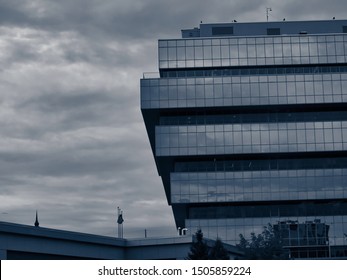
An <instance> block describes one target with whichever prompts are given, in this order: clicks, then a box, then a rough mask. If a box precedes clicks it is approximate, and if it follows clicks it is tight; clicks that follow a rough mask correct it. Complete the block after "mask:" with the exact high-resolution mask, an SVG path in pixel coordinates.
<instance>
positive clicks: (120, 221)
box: [117, 207, 124, 238]
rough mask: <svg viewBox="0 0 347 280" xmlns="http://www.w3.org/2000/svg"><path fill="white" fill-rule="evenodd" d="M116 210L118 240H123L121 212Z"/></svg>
mask: <svg viewBox="0 0 347 280" xmlns="http://www.w3.org/2000/svg"><path fill="white" fill-rule="evenodd" d="M117 210H118V218H117V224H118V238H123V222H124V219H123V211H122V210H121V209H120V208H119V207H117Z"/></svg>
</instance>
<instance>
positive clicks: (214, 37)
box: [141, 20, 347, 257]
mask: <svg viewBox="0 0 347 280" xmlns="http://www.w3.org/2000/svg"><path fill="white" fill-rule="evenodd" d="M158 51H159V76H158V77H155V78H153V77H152V78H151V77H150V76H147V75H146V74H144V77H143V79H141V110H142V114H143V118H144V121H145V125H146V128H147V132H148V136H149V140H150V143H151V147H152V150H153V154H154V158H155V162H156V165H157V169H158V173H159V175H160V176H161V178H162V181H163V185H164V188H165V192H166V195H167V200H168V203H169V204H170V205H171V206H172V209H173V214H174V217H175V221H176V225H177V227H180V228H187V229H188V230H189V231H191V232H195V231H196V229H198V228H201V229H202V231H203V232H204V235H205V236H206V237H209V238H216V237H220V238H222V240H223V241H225V242H228V243H230V244H235V243H237V242H238V241H239V240H240V239H239V234H243V235H244V236H246V237H247V236H249V234H250V233H251V232H255V233H261V232H262V230H263V227H264V226H266V225H268V224H269V223H270V224H272V225H276V224H279V223H281V222H282V223H283V222H287V221H296V223H297V224H298V225H301V224H306V223H310V222H314V221H318V220H319V221H320V222H319V223H320V224H322V225H324V227H325V229H329V230H328V232H327V234H328V236H326V238H325V239H324V244H320V246H327V247H328V249H329V250H325V249H324V250H323V251H326V252H328V254H329V256H331V255H332V254H333V255H336V256H337V255H339V256H347V250H346V247H344V246H347V240H346V236H347V20H328V21H300V22H289V21H283V22H264V23H238V22H233V23H226V24H201V25H200V27H199V28H193V29H188V30H182V38H180V39H165V40H159V44H158ZM308 246H310V244H305V246H303V247H302V249H300V248H301V247H300V246H296V252H297V254H298V256H300V257H324V256H323V255H324V254H323V255H322V254H321V252H322V250H321V249H317V252H316V253H315V248H314V247H311V249H310V250H308V249H307V247H308ZM312 246H316V244H315V245H312ZM300 250H301V251H302V252H301V251H300ZM308 251H309V253H308ZM318 251H320V252H318ZM305 252H306V253H307V254H306V253H305ZM305 254H306V255H305Z"/></svg>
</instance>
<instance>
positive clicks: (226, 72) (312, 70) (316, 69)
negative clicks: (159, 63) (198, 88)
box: [160, 65, 347, 78]
mask: <svg viewBox="0 0 347 280" xmlns="http://www.w3.org/2000/svg"><path fill="white" fill-rule="evenodd" d="M345 72H347V66H326V65H324V66H295V67H262V68H259V67H256V68H255V67H251V68H250V67H242V68H230V67H219V68H211V69H179V70H176V69H174V70H162V71H161V72H160V77H161V78H192V77H221V76H222V77H223V76H225V77H230V76H253V75H254V76H257V75H292V74H324V73H345Z"/></svg>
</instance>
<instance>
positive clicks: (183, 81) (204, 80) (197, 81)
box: [141, 66, 347, 90]
mask: <svg viewBox="0 0 347 280" xmlns="http://www.w3.org/2000/svg"><path fill="white" fill-rule="evenodd" d="M330 68H332V67H330ZM257 69H258V70H259V71H261V69H260V68H255V69H253V70H252V71H257ZM274 69H275V70H276V69H279V68H274ZM286 69H290V68H285V70H283V71H287V70H286ZM338 69H340V70H341V73H335V72H328V73H326V72H325V73H312V74H305V73H298V74H288V75H282V74H281V73H279V74H277V75H275V74H271V75H249V76H248V75H235V76H225V77H224V76H223V77H200V78H198V77H191V78H177V79H167V78H151V79H142V80H141V90H146V88H148V87H149V88H156V87H161V86H169V87H172V86H191V85H193V86H197V85H218V84H240V83H241V84H252V83H281V82H314V83H319V82H323V81H340V80H342V81H346V80H347V74H346V73H344V70H345V69H346V68H345V67H344V66H341V67H339V68H338ZM248 70H249V68H248V69H246V70H245V71H248ZM237 71H242V70H241V69H239V70H237ZM249 71H250V70H249ZM276 71H277V70H276ZM303 71H304V70H303Z"/></svg>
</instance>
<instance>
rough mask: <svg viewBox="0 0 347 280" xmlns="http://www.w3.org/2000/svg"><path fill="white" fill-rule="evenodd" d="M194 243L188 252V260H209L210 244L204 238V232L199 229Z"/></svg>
mask: <svg viewBox="0 0 347 280" xmlns="http://www.w3.org/2000/svg"><path fill="white" fill-rule="evenodd" d="M194 239H195V240H194V241H193V244H192V245H191V246H190V252H189V253H188V257H187V259H188V260H207V259H208V246H207V244H206V242H205V241H204V240H203V233H202V231H201V229H199V230H198V231H197V232H196V233H195V236H194Z"/></svg>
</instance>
